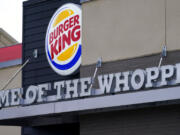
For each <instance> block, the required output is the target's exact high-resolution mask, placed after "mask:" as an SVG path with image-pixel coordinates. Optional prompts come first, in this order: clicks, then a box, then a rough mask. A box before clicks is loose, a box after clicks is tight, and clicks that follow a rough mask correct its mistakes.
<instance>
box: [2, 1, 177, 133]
mask: <svg viewBox="0 0 180 135" xmlns="http://www.w3.org/2000/svg"><path fill="white" fill-rule="evenodd" d="M179 7H180V2H179V1H178V0H111V1H110V0H81V1H80V0H53V1H52V0H29V1H27V2H24V4H23V8H24V9H23V48H22V53H23V56H22V61H23V63H27V64H26V65H25V67H24V68H23V70H22V88H23V89H21V88H19V89H15V90H9V91H8V92H7V91H5V90H4V91H5V93H6V94H7V95H10V98H8V97H6V96H1V100H2V99H3V100H2V101H3V102H2V104H1V105H2V107H4V108H2V109H1V110H0V123H1V124H6V125H16V126H22V135H31V134H33V135H41V134H43V135H50V134H51V135H57V134H58V135H59V134H66V135H72V134H77V135H78V134H80V135H92V134H94V135H98V134H111V135H130V134H138V135H144V134H147V135H152V134H153V135H164V134H166V135H177V134H179V133H180V129H179V125H180V115H179V114H180V109H179V99H180V92H179V88H180V87H179V84H180V64H179V63H180V57H179V56H180V53H179V52H180V51H179V50H180V46H179V42H180V39H179V36H180V29H179V28H180V27H179V25H180V23H179V20H180V8H179ZM80 10H81V12H82V13H80ZM78 37H79V38H78ZM80 37H81V38H82V39H81V38H80ZM81 40H82V41H81ZM75 41H77V43H78V44H74V45H71V42H72V43H74V42H75ZM81 45H82V55H80V56H79V55H78V52H81V50H80V51H78V50H79V49H77V48H80V49H81ZM71 47H74V48H73V49H72V48H71ZM70 50H72V51H70ZM74 50H75V51H74ZM67 52H68V53H67ZM71 53H72V54H71ZM65 54H67V55H66V56H65ZM57 55H59V56H61V57H59V56H57ZM69 56H71V57H70V58H69ZM80 58H82V62H81V66H76V63H78V62H79V59H80ZM58 60H59V61H60V64H59V63H58V62H56V61H58ZM62 61H64V62H62ZM71 61H76V62H74V63H73V64H74V65H75V66H73V64H72V63H71ZM69 63H71V64H69ZM78 64H79V63H78ZM78 64H77V65H78ZM64 65H66V66H64ZM74 68H75V71H74ZM62 70H63V72H62ZM72 70H73V73H72V74H71V73H70V72H71V71H72ZM67 74H68V75H67ZM9 93H11V94H9ZM12 95H13V96H12ZM5 99H11V102H8V101H7V100H5Z"/></svg>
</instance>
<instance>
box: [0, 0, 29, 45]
mask: <svg viewBox="0 0 180 135" xmlns="http://www.w3.org/2000/svg"><path fill="white" fill-rule="evenodd" d="M23 1H26V0H0V28H2V29H4V30H5V31H6V32H7V33H9V34H10V35H11V36H12V37H13V38H14V39H16V40H17V41H18V42H20V43H22V5H23V4H22V3H23Z"/></svg>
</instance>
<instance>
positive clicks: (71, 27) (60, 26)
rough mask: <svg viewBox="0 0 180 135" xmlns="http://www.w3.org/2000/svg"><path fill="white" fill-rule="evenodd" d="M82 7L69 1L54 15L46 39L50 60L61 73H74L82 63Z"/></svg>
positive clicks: (51, 64)
mask: <svg viewBox="0 0 180 135" xmlns="http://www.w3.org/2000/svg"><path fill="white" fill-rule="evenodd" d="M81 18H82V15H81V8H80V6H79V5H76V4H72V3H68V4H65V5H63V6H61V7H60V8H59V9H58V10H57V11H56V12H55V13H54V15H53V16H52V18H51V20H50V22H49V25H48V28H47V32H46V41H45V50H46V56H47V59H48V62H49V64H50V66H51V67H52V69H53V70H54V71H55V72H56V73H58V74H59V75H63V76H66V75H70V74H72V73H74V72H75V71H76V70H77V69H78V68H79V66H80V64H81V27H82V21H81Z"/></svg>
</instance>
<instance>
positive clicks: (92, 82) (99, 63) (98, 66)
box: [89, 57, 102, 90]
mask: <svg viewBox="0 0 180 135" xmlns="http://www.w3.org/2000/svg"><path fill="white" fill-rule="evenodd" d="M101 66H102V58H101V57H100V58H98V61H97V63H96V69H95V71H94V75H93V77H92V79H91V85H90V87H89V90H91V89H92V86H93V84H94V80H95V78H96V74H97V71H98V69H99V68H100V67H101Z"/></svg>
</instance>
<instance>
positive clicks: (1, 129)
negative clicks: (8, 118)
mask: <svg viewBox="0 0 180 135" xmlns="http://www.w3.org/2000/svg"><path fill="white" fill-rule="evenodd" d="M0 135H21V128H20V127H15V126H14V127H11V126H0Z"/></svg>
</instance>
